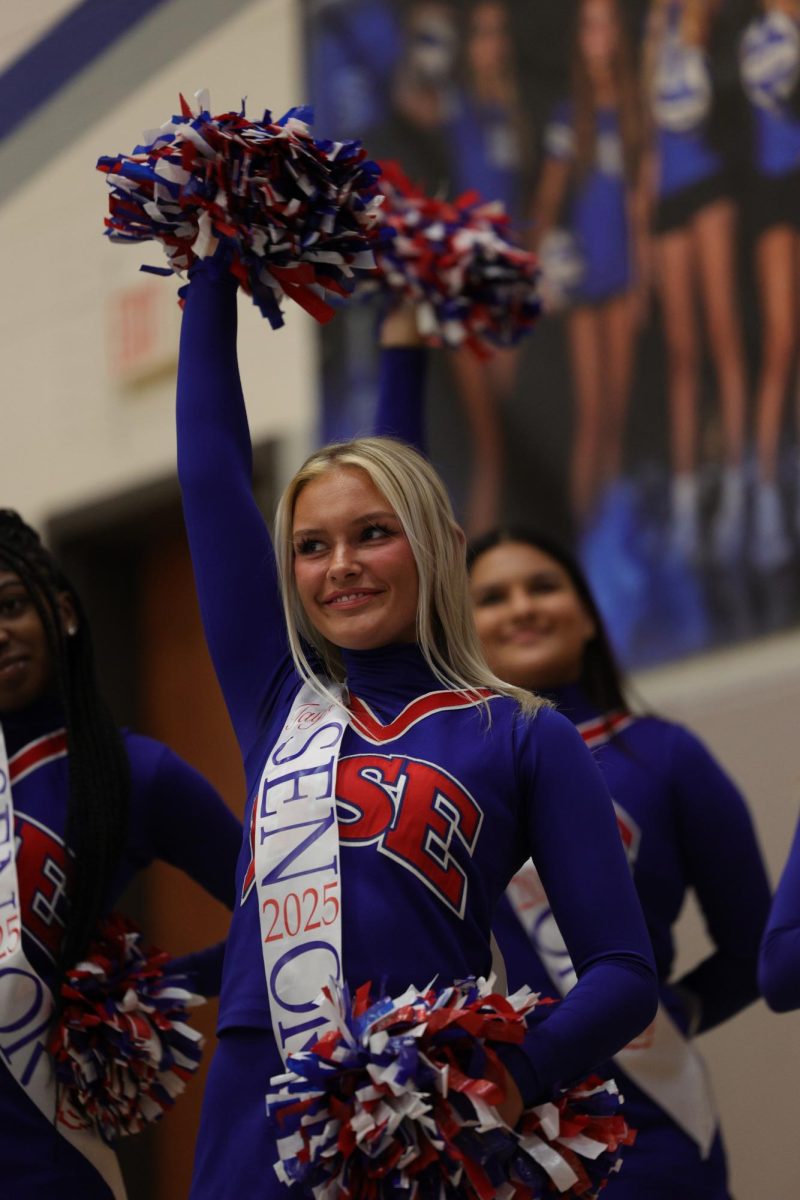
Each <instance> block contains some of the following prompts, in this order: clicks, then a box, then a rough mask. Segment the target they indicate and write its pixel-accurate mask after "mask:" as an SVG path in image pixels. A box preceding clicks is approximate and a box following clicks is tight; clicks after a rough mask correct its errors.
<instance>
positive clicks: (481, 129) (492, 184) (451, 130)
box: [447, 94, 522, 220]
mask: <svg viewBox="0 0 800 1200" xmlns="http://www.w3.org/2000/svg"><path fill="white" fill-rule="evenodd" d="M454 110H455V111H454V113H453V116H452V117H451V119H450V121H449V122H448V129H447V132H448V138H449V142H450V145H451V148H452V156H451V157H452V162H453V168H452V169H453V180H452V184H451V190H452V191H453V193H454V194H456V195H458V194H460V193H461V192H465V191H468V190H470V189H472V188H475V189H477V191H479V192H480V194H481V196H482V197H483V199H484V200H501V201H502V202H503V204H504V205H505V209H506V212H507V213H509V214H510V215H511V216H512V218H514V219H515V220H516V219H518V218H519V215H520V188H521V179H520V172H521V168H522V155H521V153H520V145H519V139H520V133H519V129H518V127H517V123H516V121H515V120H514V118H513V116H512V115H511V113H510V112H509V110H508V109H507V108H506V107H505V106H503V105H502V104H490V103H484V102H481V101H479V100H477V99H476V98H475V97H472V96H469V95H467V94H463V95H460V96H459V97H458V98H457V99H456V102H455V105H454Z"/></svg>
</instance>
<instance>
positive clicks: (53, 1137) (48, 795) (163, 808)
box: [0, 699, 241, 1200]
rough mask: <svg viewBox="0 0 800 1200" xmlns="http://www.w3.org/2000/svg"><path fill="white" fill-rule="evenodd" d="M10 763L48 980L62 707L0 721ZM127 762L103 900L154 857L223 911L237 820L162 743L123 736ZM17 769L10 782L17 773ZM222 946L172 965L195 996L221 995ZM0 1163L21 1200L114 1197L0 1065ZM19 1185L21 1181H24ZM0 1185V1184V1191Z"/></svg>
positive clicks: (25, 880) (29, 932)
mask: <svg viewBox="0 0 800 1200" xmlns="http://www.w3.org/2000/svg"><path fill="white" fill-rule="evenodd" d="M2 728H3V735H4V738H5V741H6V749H7V752H8V757H9V763H10V766H11V777H12V781H13V782H12V795H13V801H14V830H15V835H16V838H17V874H18V880H19V889H20V900H21V905H22V941H23V946H24V949H25V954H26V956H27V958H28V961H29V962H30V963H31V965H32V966H33V967H34V968H35V970H36V971H37V973H38V974H39V976H40V978H42V979H43V980H44V981H45V982H47V983H50V982H52V980H53V972H54V963H55V959H56V956H57V953H58V949H59V946H60V941H61V930H62V928H63V922H64V917H65V911H64V910H65V903H66V901H65V887H64V885H65V876H66V870H67V857H68V851H67V849H66V848H65V845H64V833H65V823H66V812H67V804H66V797H67V795H68V789H69V778H68V764H67V750H66V739H65V735H64V722H63V717H62V713H61V710H60V707H59V705H58V703H57V702H55V701H53V700H51V699H43V700H41V701H39V702H37V703H36V704H33V705H31V706H30V707H29V708H27V709H24V710H22V711H21V712H18V713H12V714H6V715H4V716H3V719H2ZM124 744H125V749H126V751H127V753H128V758H129V761H130V767H131V797H130V808H129V815H128V830H127V837H126V842H125V848H124V851H123V855H122V859H121V861H120V864H119V867H118V869H117V872H116V876H115V878H114V881H113V884H112V888H111V893H110V895H109V897H108V908H109V910H110V909H112V908H113V907H114V905H115V904H116V903H117V901H118V900H119V897H120V896H121V894H122V892H123V891H124V890H125V888H126V887H127V885H128V883H129V882H130V880H131V879H132V878H133V876H134V875H135V874H136V873H137V872H138V871H140V870H142V869H143V868H145V867H146V866H148V864H149V863H151V862H152V861H153V860H154V859H157V858H158V859H161V860H162V861H164V862H168V863H170V864H171V865H172V866H174V867H178V868H179V869H180V870H182V871H185V872H186V874H187V875H189V876H191V878H192V879H194V880H195V881H196V882H197V883H198V884H199V885H200V886H201V887H202V888H204V889H205V890H206V891H207V892H209V894H210V895H212V896H213V897H214V898H215V899H217V900H219V901H220V902H221V903H222V904H225V905H226V906H227V907H228V908H231V907H232V906H233V902H234V889H233V868H234V863H235V860H236V855H237V853H238V849H239V845H240V843H241V826H240V824H239V822H238V821H237V819H236V817H235V816H234V815H233V813H232V812H231V811H230V809H229V808H228V807H227V805H226V804H225V803H224V801H223V800H222V799H221V798H220V797H219V796H218V794H217V793H216V791H215V790H214V789H213V788H212V787H211V785H210V784H209V783H208V782H207V781H206V780H205V779H204V778H203V777H202V775H199V774H198V773H197V771H195V770H193V769H192V768H191V767H190V766H189V765H188V764H187V763H185V762H183V760H182V759H180V758H178V756H177V755H176V754H173V752H172V751H171V750H169V749H168V748H167V747H166V746H164V745H161V743H159V742H156V741H153V739H152V738H147V737H141V736H139V735H137V734H133V733H128V732H126V733H125V734H124ZM15 775H16V778H15ZM224 949H225V947H224V943H221V944H219V945H217V946H212V947H209V948H208V949H207V950H201V951H198V952H197V953H195V954H188V955H185V956H183V957H182V958H179V959H176V960H175V966H176V968H177V969H178V970H181V971H186V972H187V973H188V974H189V975H190V978H191V982H192V986H193V987H194V988H195V990H196V991H198V992H200V993H202V994H204V995H208V996H213V995H216V994H217V993H218V992H219V987H220V981H221V976H222V960H223V954H224ZM0 1161H2V1163H3V1167H2V1177H3V1179H8V1180H12V1181H15V1186H17V1187H18V1189H19V1188H21V1189H22V1190H17V1191H16V1192H15V1193H14V1194H15V1195H20V1196H22V1195H24V1196H25V1197H26V1198H29V1200H39V1197H42V1198H43V1197H45V1196H52V1195H58V1196H59V1197H60V1200H95V1197H97V1198H98V1200H99V1198H100V1197H106V1196H108V1195H110V1193H109V1190H108V1188H107V1186H106V1185H105V1183H103V1181H102V1179H101V1178H100V1176H99V1175H98V1173H97V1172H96V1171H95V1169H94V1168H93V1167H91V1166H90V1165H89V1164H88V1163H87V1162H86V1160H85V1159H84V1158H83V1156H82V1155H81V1154H80V1153H79V1152H78V1151H76V1150H74V1149H73V1148H72V1147H71V1146H69V1145H68V1144H67V1143H66V1142H65V1141H64V1140H63V1139H62V1138H61V1136H60V1135H59V1134H58V1133H56V1132H55V1130H54V1128H53V1124H52V1122H51V1121H50V1120H48V1118H47V1117H45V1116H43V1114H42V1113H40V1111H39V1109H38V1108H36V1106H35V1105H34V1104H33V1102H32V1101H31V1100H29V1099H28V1097H27V1096H26V1095H25V1093H24V1092H23V1090H22V1088H21V1087H20V1085H19V1084H18V1083H17V1082H16V1080H15V1079H14V1078H13V1077H12V1076H11V1074H10V1073H9V1072H8V1071H6V1070H5V1069H2V1067H0ZM23 1180H24V1186H23V1184H22V1181H23ZM0 1192H2V1187H0Z"/></svg>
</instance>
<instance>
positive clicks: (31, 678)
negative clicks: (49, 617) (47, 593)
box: [0, 569, 53, 715]
mask: <svg viewBox="0 0 800 1200" xmlns="http://www.w3.org/2000/svg"><path fill="white" fill-rule="evenodd" d="M52 676H53V664H52V657H51V654H50V647H49V646H48V644H47V635H46V633H45V630H44V626H43V624H42V620H41V617H40V616H39V614H38V612H37V611H36V607H35V605H34V603H33V601H32V600H31V598H30V595H29V594H28V591H27V589H26V588H25V587H24V585H23V583H22V581H21V580H20V578H19V576H18V575H15V574H14V573H13V572H11V571H4V570H2V569H0V715H2V714H3V713H11V712H18V711H19V710H20V709H23V708H27V706H28V705H29V704H32V703H33V702H34V700H38V698H39V697H40V696H41V695H42V693H43V692H44V691H46V689H47V688H48V687H49V686H50V683H51V681H52Z"/></svg>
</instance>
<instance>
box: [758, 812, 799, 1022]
mask: <svg viewBox="0 0 800 1200" xmlns="http://www.w3.org/2000/svg"><path fill="white" fill-rule="evenodd" d="M758 979H759V983H760V985H761V991H762V992H763V994H764V999H765V1000H766V1002H767V1004H768V1005H769V1006H770V1008H774V1009H775V1011H776V1012H789V1010H790V1009H793V1008H800V824H798V826H797V831H796V833H795V835H794V841H793V842H792V848H791V851H790V853H789V858H788V860H787V863H786V866H785V867H784V869H783V875H782V876H781V881H780V883H779V884H778V890H777V891H776V893H775V899H774V901H773V904H772V912H771V913H770V917H769V921H768V922H767V928H766V932H765V934H764V940H763V942H762V943H761V956H760V959H759V964H758Z"/></svg>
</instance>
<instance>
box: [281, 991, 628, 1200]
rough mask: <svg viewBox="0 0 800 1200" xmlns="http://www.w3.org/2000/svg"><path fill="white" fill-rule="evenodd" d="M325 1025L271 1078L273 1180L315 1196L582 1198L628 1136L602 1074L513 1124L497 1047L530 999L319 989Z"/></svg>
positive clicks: (516, 1039)
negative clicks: (505, 1115) (506, 1111)
mask: <svg viewBox="0 0 800 1200" xmlns="http://www.w3.org/2000/svg"><path fill="white" fill-rule="evenodd" d="M323 997H324V1000H323V1005H322V1007H323V1010H324V1011H325V1013H326V1015H327V1016H328V1018H329V1020H330V1023H331V1031H330V1032H329V1033H327V1034H326V1035H325V1036H324V1037H323V1038H321V1039H320V1040H319V1041H318V1042H317V1044H316V1045H315V1046H314V1047H312V1049H311V1050H309V1051H306V1052H303V1053H300V1054H295V1055H292V1056H291V1057H290V1058H289V1060H288V1062H287V1067H288V1068H289V1070H288V1073H287V1074H285V1075H280V1076H277V1077H275V1078H274V1079H273V1080H272V1081H271V1082H272V1085H273V1088H275V1089H276V1090H274V1091H272V1092H270V1094H269V1095H268V1097H267V1112H268V1117H269V1122H270V1125H271V1127H272V1129H273V1131H274V1132H275V1134H276V1137H277V1145H278V1155H279V1161H278V1162H277V1164H276V1166H275V1170H276V1172H277V1174H278V1177H279V1178H280V1179H281V1180H282V1181H283V1182H284V1183H287V1184H293V1183H300V1184H302V1185H303V1186H304V1188H305V1190H306V1191H307V1192H308V1193H309V1194H311V1195H313V1196H314V1198H315V1200H334V1198H336V1200H339V1198H341V1200H350V1198H353V1200H355V1198H356V1197H357V1198H358V1200H456V1198H457V1200H490V1198H494V1197H498V1198H499V1200H538V1198H539V1197H545V1196H552V1195H556V1194H559V1193H561V1194H563V1193H569V1194H570V1195H572V1196H581V1197H585V1198H587V1200H588V1198H589V1197H593V1196H596V1195H597V1194H598V1192H599V1191H600V1190H601V1189H602V1188H603V1187H604V1186H605V1181H606V1179H607V1178H608V1176H609V1174H610V1173H611V1172H612V1171H614V1170H615V1169H617V1168H618V1165H619V1155H618V1151H619V1148H620V1147H621V1146H624V1145H629V1144H630V1143H631V1142H632V1141H633V1136H634V1135H633V1134H632V1132H631V1131H630V1130H629V1129H628V1126H627V1125H626V1123H625V1120H624V1118H623V1117H622V1115H621V1113H620V1111H619V1107H620V1098H619V1096H618V1094H617V1089H616V1085H615V1084H614V1083H613V1082H604V1081H601V1080H599V1079H598V1080H590V1081H586V1082H585V1083H584V1084H582V1085H581V1086H580V1087H576V1088H571V1089H570V1090H569V1091H567V1092H565V1093H564V1094H563V1095H562V1096H561V1097H560V1099H558V1100H557V1101H555V1102H553V1103H547V1104H542V1105H539V1106H537V1107H536V1108H532V1109H529V1110H526V1112H525V1113H524V1114H523V1116H522V1118H521V1120H520V1122H519V1124H518V1125H517V1127H516V1129H515V1130H512V1129H510V1128H509V1127H508V1126H507V1125H506V1124H504V1122H503V1121H502V1119H501V1118H500V1117H499V1115H498V1113H497V1111H496V1108H495V1106H496V1105H497V1104H500V1103H502V1101H503V1099H504V1097H505V1082H504V1081H505V1078H506V1075H505V1070H504V1068H503V1065H502V1062H501V1060H500V1058H499V1057H498V1054H497V1046H498V1045H503V1044H505V1045H514V1044H517V1045H518V1044H519V1043H520V1042H521V1041H522V1039H523V1037H524V1035H525V1032H526V1023H525V1018H526V1016H527V1014H529V1013H530V1012H531V1011H532V1010H533V1009H534V1008H535V1007H536V1006H537V1004H539V1003H548V1001H540V999H539V997H538V996H537V995H535V994H534V993H532V992H530V990H529V989H527V988H525V989H522V990H521V991H519V992H517V993H516V994H515V995H513V996H508V997H506V996H499V995H496V994H493V993H492V992H491V991H490V987H489V985H488V984H487V983H486V982H485V981H484V980H478V981H475V980H468V981H467V982H465V983H462V984H459V985H457V986H455V987H448V988H444V989H441V990H433V989H428V990H426V991H424V992H419V991H417V990H416V989H415V988H410V989H409V990H408V991H407V992H406V993H404V995H402V996H399V997H398V998H397V999H394V1000H390V999H383V1000H380V1001H378V1002H377V1003H371V1002H370V999H369V989H368V987H364V988H361V989H359V991H358V992H357V993H356V996H355V999H354V1001H353V1003H352V1004H351V1003H350V1002H349V997H348V994H347V990H346V989H343V990H339V989H338V988H335V987H334V986H333V985H330V986H329V987H328V988H326V989H325V990H324V993H323Z"/></svg>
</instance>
